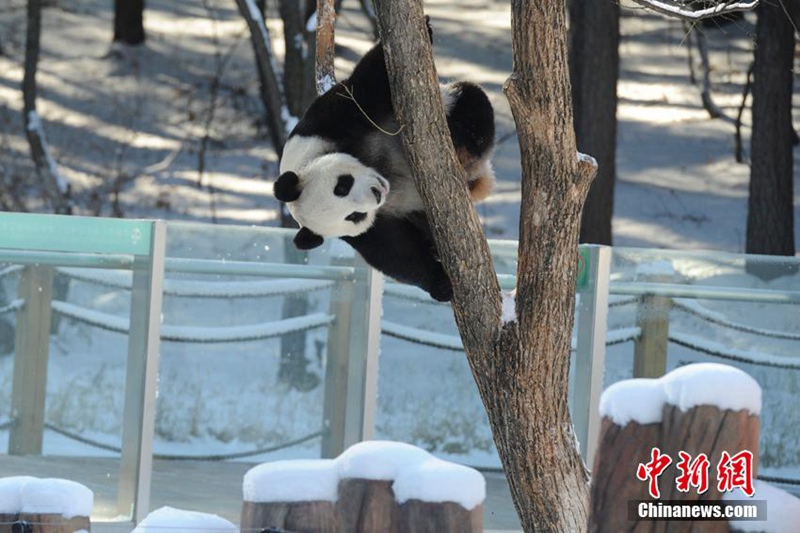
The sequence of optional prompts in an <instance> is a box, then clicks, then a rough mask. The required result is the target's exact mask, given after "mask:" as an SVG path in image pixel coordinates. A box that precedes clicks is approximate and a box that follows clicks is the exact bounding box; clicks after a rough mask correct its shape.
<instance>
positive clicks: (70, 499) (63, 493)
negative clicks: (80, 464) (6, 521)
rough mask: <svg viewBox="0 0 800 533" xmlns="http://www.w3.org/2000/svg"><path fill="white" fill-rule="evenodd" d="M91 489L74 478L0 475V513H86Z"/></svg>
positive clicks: (91, 498)
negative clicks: (0, 476)
mask: <svg viewBox="0 0 800 533" xmlns="http://www.w3.org/2000/svg"><path fill="white" fill-rule="evenodd" d="M93 506H94V493H93V492H92V491H91V490H89V489H88V488H86V487H85V486H83V485H81V484H80V483H76V482H75V481H70V480H68V479H58V478H44V479H40V478H35V477H30V476H16V477H7V478H0V513H4V514H17V513H30V514H58V515H61V516H63V517H64V518H73V517H75V516H89V515H90V514H92V507H93Z"/></svg>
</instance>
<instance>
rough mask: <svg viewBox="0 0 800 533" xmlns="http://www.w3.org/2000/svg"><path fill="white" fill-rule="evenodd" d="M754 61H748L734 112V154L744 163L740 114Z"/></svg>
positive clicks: (747, 93)
mask: <svg viewBox="0 0 800 533" xmlns="http://www.w3.org/2000/svg"><path fill="white" fill-rule="evenodd" d="M754 66H755V63H754V62H751V63H750V68H748V69H747V80H746V81H745V84H744V88H743V89H742V103H741V104H739V112H738V113H736V133H735V134H734V136H733V139H734V144H735V148H734V155H735V156H736V162H737V163H744V149H743V147H742V114H743V113H744V107H745V103H746V102H747V96H748V95H749V94H750V87H751V86H752V78H753V67H754Z"/></svg>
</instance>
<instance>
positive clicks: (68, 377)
mask: <svg viewBox="0 0 800 533" xmlns="http://www.w3.org/2000/svg"><path fill="white" fill-rule="evenodd" d="M163 233H164V231H163V223H160V222H148V221H129V220H114V219H103V220H99V219H89V218H83V217H56V216H48V215H28V214H16V213H0V450H2V451H3V454H2V455H0V472H2V475H31V476H36V477H64V478H68V479H72V480H73V481H77V482H79V483H82V484H84V485H86V486H87V487H89V488H91V489H92V490H93V491H94V493H95V506H94V512H93V518H94V519H99V520H117V521H123V522H127V521H130V520H132V519H133V517H134V513H135V509H136V506H140V507H141V506H142V504H145V505H146V503H145V502H143V501H142V498H141V496H142V495H141V494H140V493H139V483H138V480H139V479H140V478H141V477H142V475H143V473H147V472H149V460H150V459H149V457H150V453H149V449H148V448H147V447H146V446H145V447H144V448H143V447H142V446H141V444H142V443H143V442H145V443H146V442H149V441H152V435H151V433H149V432H148V427H147V424H146V423H143V421H146V420H147V419H148V418H152V416H150V417H148V415H147V402H145V400H144V399H145V398H146V397H148V396H153V395H154V393H155V387H154V385H155V379H154V377H155V371H156V369H155V364H156V363H157V350H156V348H157V342H158V339H157V335H155V336H154V335H153V334H152V333H153V329H152V326H153V321H152V320H151V318H150V317H153V316H155V317H156V318H155V320H156V324H157V317H158V315H159V314H160V297H161V294H160V292H161V291H160V276H161V274H160V271H159V270H158V266H161V267H162V268H163V261H160V260H159V257H161V258H162V259H163V245H164V240H163ZM119 277H122V278H125V279H127V286H125V287H122V286H118V285H115V284H113V283H106V282H105V280H109V279H117V278H119ZM87 280H90V281H89V282H87ZM96 280H99V281H96ZM156 333H157V331H156ZM154 337H155V338H154ZM151 403H152V402H151ZM122 443H125V444H122ZM147 475H149V474H147Z"/></svg>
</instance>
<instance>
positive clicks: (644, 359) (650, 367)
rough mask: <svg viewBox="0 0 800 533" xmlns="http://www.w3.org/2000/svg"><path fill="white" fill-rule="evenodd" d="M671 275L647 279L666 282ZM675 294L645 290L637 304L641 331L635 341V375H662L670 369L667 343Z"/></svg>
mask: <svg viewBox="0 0 800 533" xmlns="http://www.w3.org/2000/svg"><path fill="white" fill-rule="evenodd" d="M669 279H670V278H669V277H668V276H660V275H657V276H651V277H648V279H646V280H642V281H648V282H665V281H668V280H669ZM671 308H672V298H670V297H669V296H662V295H657V294H644V295H642V296H641V297H640V298H639V305H638V307H637V308H636V326H637V327H638V328H639V329H640V330H641V334H640V335H639V337H637V338H636V340H635V341H634V351H633V377H635V378H660V377H661V376H663V375H664V374H666V373H667V344H668V343H669V311H670V309H671Z"/></svg>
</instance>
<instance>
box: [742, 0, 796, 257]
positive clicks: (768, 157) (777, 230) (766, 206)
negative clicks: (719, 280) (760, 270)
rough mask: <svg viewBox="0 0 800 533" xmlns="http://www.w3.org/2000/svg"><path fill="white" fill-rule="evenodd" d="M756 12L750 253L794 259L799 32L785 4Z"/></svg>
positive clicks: (765, 6)
mask: <svg viewBox="0 0 800 533" xmlns="http://www.w3.org/2000/svg"><path fill="white" fill-rule="evenodd" d="M756 11H757V13H758V24H757V27H756V33H757V37H756V51H755V67H754V82H753V136H752V140H751V152H752V154H751V166H750V197H749V201H748V204H747V246H746V251H747V253H750V254H771V255H794V253H795V243H794V207H793V203H794V193H793V183H792V182H793V179H794V165H793V164H794V160H793V154H792V140H793V133H792V132H793V130H792V122H791V120H792V119H791V110H792V77H793V75H794V74H793V72H792V67H793V64H792V61H793V53H794V29H793V28H792V23H791V21H790V20H789V18H788V17H787V16H786V13H784V11H783V9H782V8H781V5H780V4H777V3H775V4H774V3H764V2H762V3H760V4H759V6H758V8H757V10H756Z"/></svg>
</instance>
